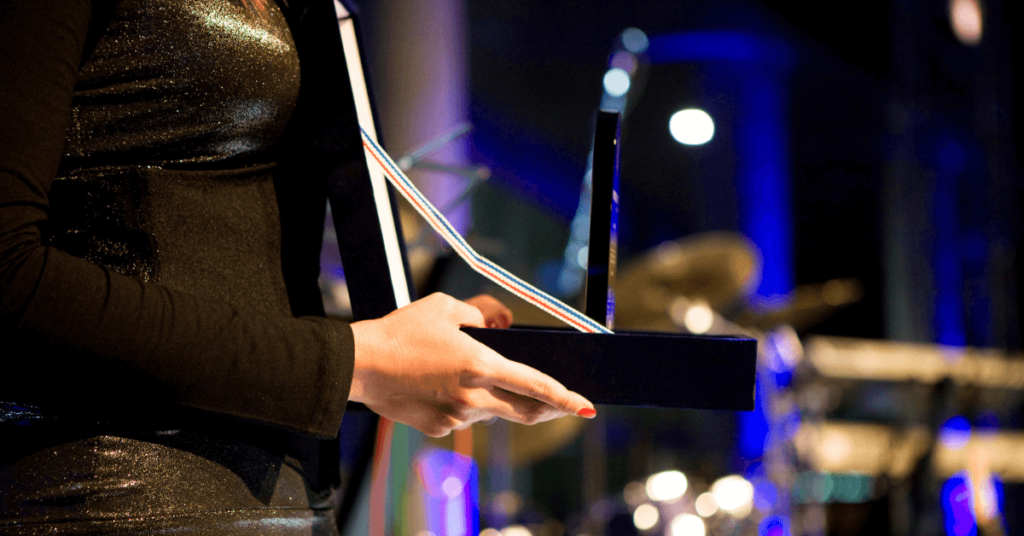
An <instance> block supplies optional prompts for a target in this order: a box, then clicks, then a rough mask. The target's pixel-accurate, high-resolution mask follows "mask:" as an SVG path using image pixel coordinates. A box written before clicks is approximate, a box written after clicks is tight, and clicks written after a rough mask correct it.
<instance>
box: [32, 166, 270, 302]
mask: <svg viewBox="0 0 1024 536" xmlns="http://www.w3.org/2000/svg"><path fill="white" fill-rule="evenodd" d="M274 168H275V165H274V164H258V165H252V166H247V167H242V168H236V169H170V168H165V167H160V166H143V165H137V166H136V165H128V166H113V167H103V168H92V169H80V170H76V171H73V172H69V173H67V174H64V175H62V176H60V177H58V179H57V180H56V181H54V184H53V187H52V189H51V192H50V211H49V214H50V220H49V222H48V233H47V235H48V238H49V243H50V245H52V246H54V247H56V248H58V249H61V250H63V251H66V252H68V253H70V254H72V255H76V256H79V257H82V258H85V259H86V260H89V261H90V262H93V263H94V264H98V265H101V266H104V267H107V268H109V269H111V270H113V271H115V272H118V273H121V274H124V275H129V276H133V277H138V278H140V279H142V280H145V281H151V282H158V283H161V284H163V285H165V286H168V287H170V288H177V289H180V290H186V291H188V292H192V293H196V294H200V295H203V296H207V297H214V298H220V299H223V300H225V301H227V302H229V303H231V304H233V305H235V306H237V307H240V308H248V309H257V310H264V311H270V312H277V313H281V314H290V307H289V305H288V296H287V291H286V288H285V282H284V279H283V276H282V273H281V258H280V255H281V223H280V215H279V211H278V206H277V198H276V194H275V189H274V177H273V171H274Z"/></svg>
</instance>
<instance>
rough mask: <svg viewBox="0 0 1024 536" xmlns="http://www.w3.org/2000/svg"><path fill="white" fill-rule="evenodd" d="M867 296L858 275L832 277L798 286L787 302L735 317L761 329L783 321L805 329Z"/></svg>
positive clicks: (751, 326) (748, 311)
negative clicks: (843, 277)
mask: <svg viewBox="0 0 1024 536" xmlns="http://www.w3.org/2000/svg"><path fill="white" fill-rule="evenodd" d="M863 297H864V283H862V282H861V280H860V279H857V278H846V279H830V280H828V281H826V282H824V283H808V284H803V285H797V286H796V288H794V289H793V291H792V292H790V293H789V296H788V297H787V299H786V301H785V305H783V306H781V307H775V308H763V309H758V308H753V309H746V310H744V311H741V312H740V313H739V314H737V315H736V317H735V318H734V319H733V321H734V322H736V323H737V324H739V325H741V326H744V327H748V328H754V329H759V330H768V329H772V328H774V327H775V326H780V325H783V324H786V325H789V326H792V327H793V329H795V330H797V331H800V332H802V331H804V330H806V329H808V328H810V327H812V326H814V325H815V324H818V323H819V322H821V321H822V320H825V319H826V318H828V317H830V316H832V315H833V314H835V313H836V312H837V311H839V310H840V309H842V308H844V307H848V306H850V305H853V304H855V303H857V302H859V301H860V300H861V299H862V298H863Z"/></svg>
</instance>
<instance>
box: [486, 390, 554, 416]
mask: <svg viewBox="0 0 1024 536" xmlns="http://www.w3.org/2000/svg"><path fill="white" fill-rule="evenodd" d="M491 392H492V395H493V396H494V398H495V399H496V400H497V401H499V402H500V403H501V404H502V405H501V406H496V408H495V410H494V414H495V415H496V416H498V417H501V418H503V419H505V420H509V421H514V422H518V423H521V424H538V423H542V422H547V421H550V420H553V419H558V418H560V417H565V415H566V413H565V412H564V411H562V410H560V409H558V408H555V407H554V406H550V405H548V404H545V403H544V402H541V401H540V400H537V399H534V398H530V397H527V396H523V395H520V394H517V393H513V392H511V391H506V390H504V389H502V388H500V387H495V388H493V389H492V391H491Z"/></svg>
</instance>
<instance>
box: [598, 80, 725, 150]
mask: <svg viewBox="0 0 1024 536" xmlns="http://www.w3.org/2000/svg"><path fill="white" fill-rule="evenodd" d="M606 78H607V76H606ZM668 131H669V133H670V134H672V138H673V139H675V140H676V141H678V142H679V143H682V144H684V145H703V144H705V143H707V142H709V141H711V138H713V137H714V136H715V122H714V121H712V120H711V116H710V115H708V113H707V112H705V111H704V110H698V109H696V108H688V109H686V110H679V111H678V112H676V113H674V114H672V117H671V118H669V120H668Z"/></svg>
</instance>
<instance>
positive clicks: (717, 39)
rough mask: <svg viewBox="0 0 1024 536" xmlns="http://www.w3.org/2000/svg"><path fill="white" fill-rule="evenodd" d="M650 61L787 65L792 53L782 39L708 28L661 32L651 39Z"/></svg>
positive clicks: (791, 60) (791, 58)
mask: <svg viewBox="0 0 1024 536" xmlns="http://www.w3.org/2000/svg"><path fill="white" fill-rule="evenodd" d="M648 55H649V57H650V60H651V63H680V62H690V61H742V62H757V63H762V64H777V65H779V66H783V67H788V66H789V65H791V64H792V63H793V61H794V58H793V52H792V50H790V48H789V47H788V46H787V45H786V44H784V43H781V42H778V41H775V40H773V39H769V38H766V37H763V36H758V35H754V34H750V33H746V32H738V31H706V32H683V33H677V34H670V35H659V36H655V37H652V38H651V46H650V48H649V49H648Z"/></svg>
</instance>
